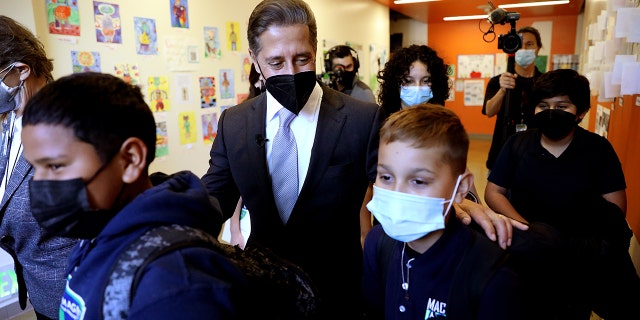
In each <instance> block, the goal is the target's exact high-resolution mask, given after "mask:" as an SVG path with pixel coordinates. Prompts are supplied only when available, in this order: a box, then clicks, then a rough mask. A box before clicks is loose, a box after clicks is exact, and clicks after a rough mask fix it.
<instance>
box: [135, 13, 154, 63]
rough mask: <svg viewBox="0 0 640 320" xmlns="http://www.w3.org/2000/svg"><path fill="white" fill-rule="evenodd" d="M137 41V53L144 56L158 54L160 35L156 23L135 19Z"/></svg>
mask: <svg viewBox="0 0 640 320" xmlns="http://www.w3.org/2000/svg"><path fill="white" fill-rule="evenodd" d="M133 28H134V31H135V39H136V53H138V54H144V55H154V54H158V34H157V31H156V21H155V20H154V19H149V18H140V17H133Z"/></svg>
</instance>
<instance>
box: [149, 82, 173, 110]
mask: <svg viewBox="0 0 640 320" xmlns="http://www.w3.org/2000/svg"><path fill="white" fill-rule="evenodd" d="M147 97H149V107H150V108H151V110H152V111H153V112H164V111H169V110H170V109H171V108H170V103H169V81H167V77H166V76H160V77H149V78H148V80H147Z"/></svg>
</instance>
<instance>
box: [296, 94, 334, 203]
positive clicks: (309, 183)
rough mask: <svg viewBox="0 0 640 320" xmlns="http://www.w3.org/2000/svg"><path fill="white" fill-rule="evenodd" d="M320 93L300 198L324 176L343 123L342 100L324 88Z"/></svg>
mask: <svg viewBox="0 0 640 320" xmlns="http://www.w3.org/2000/svg"><path fill="white" fill-rule="evenodd" d="M322 91H323V93H322V102H321V103H320V113H319V114H318V126H317V128H316V135H315V140H314V142H313V148H312V150H311V159H310V161H309V170H308V171H307V176H306V178H305V180H304V185H303V186H302V189H301V190H300V197H302V196H303V194H305V193H307V192H311V191H312V190H313V189H315V188H316V186H317V185H318V183H319V182H320V180H321V179H322V177H323V176H324V175H325V172H326V171H327V167H328V166H329V161H330V160H331V158H332V155H333V151H334V150H335V146H336V144H337V143H338V137H340V134H341V133H342V128H343V126H344V122H345V117H344V115H342V114H340V113H339V110H340V109H341V108H342V107H343V106H344V102H343V101H342V99H339V97H338V96H337V95H336V94H335V93H334V92H332V91H331V90H329V89H328V88H327V87H325V86H322ZM300 197H299V198H298V199H300Z"/></svg>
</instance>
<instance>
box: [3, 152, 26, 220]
mask: <svg viewBox="0 0 640 320" xmlns="http://www.w3.org/2000/svg"><path fill="white" fill-rule="evenodd" d="M31 170H33V167H32V166H31V164H29V162H27V160H25V159H24V157H23V156H22V155H20V158H18V162H17V163H16V166H15V168H14V169H13V172H12V173H11V177H10V178H9V181H8V182H7V186H6V188H5V190H4V195H3V197H2V207H3V208H4V206H5V205H6V201H7V200H8V199H9V198H11V197H12V196H13V194H14V193H15V192H16V190H17V189H18V187H19V186H20V184H22V182H23V181H24V179H25V178H26V177H27V175H28V174H29V172H30V171H31Z"/></svg>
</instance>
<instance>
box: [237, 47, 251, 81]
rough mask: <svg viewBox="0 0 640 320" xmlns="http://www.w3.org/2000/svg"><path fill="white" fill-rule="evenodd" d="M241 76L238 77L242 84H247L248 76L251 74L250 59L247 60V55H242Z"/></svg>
mask: <svg viewBox="0 0 640 320" xmlns="http://www.w3.org/2000/svg"><path fill="white" fill-rule="evenodd" d="M241 60H242V76H241V77H240V80H242V82H248V81H249V74H250V73H251V59H250V58H249V55H248V54H244V55H242V59H241Z"/></svg>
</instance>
